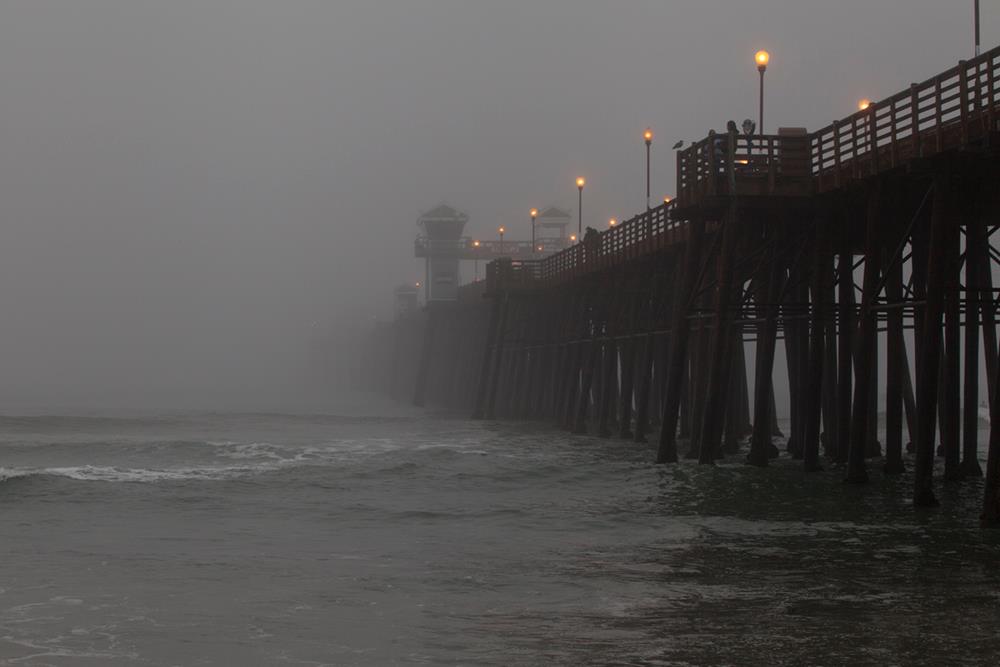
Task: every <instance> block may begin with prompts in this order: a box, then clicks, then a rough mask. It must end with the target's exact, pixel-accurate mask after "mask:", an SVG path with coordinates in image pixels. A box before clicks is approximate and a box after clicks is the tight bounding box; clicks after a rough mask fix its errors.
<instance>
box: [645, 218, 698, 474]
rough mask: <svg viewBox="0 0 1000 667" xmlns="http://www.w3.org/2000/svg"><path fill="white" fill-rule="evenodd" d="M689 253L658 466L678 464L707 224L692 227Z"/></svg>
mask: <svg viewBox="0 0 1000 667" xmlns="http://www.w3.org/2000/svg"><path fill="white" fill-rule="evenodd" d="M688 227H689V236H688V243H687V251H686V252H685V253H684V254H683V256H682V259H681V270H680V275H681V276H682V278H681V280H678V281H677V293H676V297H675V298H674V300H673V303H674V308H673V318H672V320H673V322H672V325H673V326H672V327H671V336H670V341H671V343H670V350H669V356H670V363H669V365H668V367H667V378H666V380H667V390H666V392H665V395H664V400H663V425H662V426H661V427H660V444H659V449H658V450H657V454H656V462H657V463H676V462H677V419H678V416H679V415H678V409H679V408H680V401H681V384H682V382H683V381H684V368H685V366H686V365H687V363H688V354H687V352H688V338H689V334H690V328H689V323H688V319H687V316H688V313H689V312H690V309H691V303H692V297H693V296H694V291H695V289H697V282H698V270H699V267H700V265H701V254H702V246H703V245H704V241H705V222H704V221H703V220H694V221H692V222H691V223H690V224H689V225H688Z"/></svg>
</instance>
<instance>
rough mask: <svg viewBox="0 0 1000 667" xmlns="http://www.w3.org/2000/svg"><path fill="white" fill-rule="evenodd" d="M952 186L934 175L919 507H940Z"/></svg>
mask: <svg viewBox="0 0 1000 667" xmlns="http://www.w3.org/2000/svg"><path fill="white" fill-rule="evenodd" d="M950 186H951V184H950V182H949V178H948V175H947V174H946V173H944V172H939V173H938V174H937V175H935V177H934V201H933V208H932V211H931V224H930V239H929V243H928V255H927V273H926V277H927V278H926V279H927V298H926V305H925V306H924V312H923V335H922V336H921V341H920V345H919V348H918V349H919V351H918V354H919V356H920V363H919V364H918V365H917V442H916V460H915V462H914V473H915V474H914V489H913V504H914V505H916V506H917V507H929V506H936V505H937V504H938V501H937V498H936V497H935V495H934V483H933V474H934V431H935V428H934V427H935V415H936V412H937V410H936V408H937V405H936V403H937V393H938V383H937V379H938V374H939V369H940V362H941V358H940V354H941V316H942V314H943V312H944V299H945V281H946V275H945V274H946V271H947V259H948V258H947V243H948V229H947V225H948V217H949V214H950V212H951V208H950V198H951V197H950V192H949V189H950Z"/></svg>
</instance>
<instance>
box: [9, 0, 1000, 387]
mask: <svg viewBox="0 0 1000 667" xmlns="http://www.w3.org/2000/svg"><path fill="white" fill-rule="evenodd" d="M966 5H969V7H966ZM983 14H984V21H983V41H984V45H986V46H991V45H993V44H994V43H996V41H997V39H998V37H1000V12H998V11H994V10H993V9H991V7H990V3H985V6H984V12H983ZM971 22H972V19H971V3H952V2H947V3H944V2H934V1H931V0H905V1H902V0H875V1H868V0H866V1H861V0H843V1H840V2H825V1H820V0H796V1H791V0H784V1H777V0H770V1H759V2H721V1H710V0H697V1H695V0H690V1H677V2H662V1H658V2H653V1H648V2H628V3H611V2H603V3H602V2H577V1H570V0H561V1H546V2H537V1H532V2H521V1H514V2H503V3H500V2H490V3H487V2H466V1H464V0H463V1H459V0H455V1H450V2H446V1H426V2H403V1H399V2H389V1H380V2H370V1H366V2H351V1H340V0H338V1H337V2H320V1H317V0H313V1H298V0H296V1H292V2H280V3H278V2H268V1H263V0H228V1H208V2H206V1H203V0H198V1H190V0H189V1H184V0H181V1H176V2H147V1H138V2H137V1H135V0H128V1H125V0H120V1H108V0H88V1H85V2H72V1H63V2H58V1H53V2H33V1H27V0H18V1H13V2H5V3H3V4H2V6H0V86H2V91H3V94H2V95H0V223H2V224H0V230H2V234H0V313H3V326H2V327H0V401H2V402H3V404H6V405H14V404H17V405H24V406H37V405H43V406H44V405H49V404H52V403H54V402H56V403H59V404H63V405H73V404H75V405H97V406H103V407H115V406H120V405H123V404H130V405H140V406H163V405H175V406H179V407H185V406H191V407H213V406H219V405H234V404H241V403H242V404H259V403H265V404H266V403H268V402H269V401H276V400H285V401H287V400H288V399H289V397H290V396H291V395H293V394H294V395H297V396H301V397H302V398H303V399H307V398H308V396H309V393H310V392H309V391H308V390H307V391H300V390H299V388H300V387H301V385H302V380H303V375H305V374H307V373H310V374H312V375H310V377H309V379H310V380H315V379H316V377H315V374H316V369H317V364H316V363H315V362H316V355H317V354H318V353H317V352H316V350H317V349H320V350H322V354H324V355H327V354H328V352H329V351H330V350H331V349H336V348H335V346H333V345H331V344H329V337H330V336H333V337H334V338H335V339H340V338H341V337H343V336H344V335H346V334H348V333H351V332H353V331H355V330H357V329H359V328H361V327H363V326H365V325H367V324H368V323H369V322H370V320H371V318H372V317H373V316H374V315H376V314H380V315H386V314H387V313H388V309H389V299H390V291H391V289H392V288H393V287H394V286H395V285H397V284H398V283H400V282H410V281H412V280H415V279H419V278H420V277H421V276H422V266H421V265H420V264H419V263H418V262H417V261H416V260H414V259H413V258H412V241H413V237H414V236H415V233H416V231H417V230H416V228H415V226H414V221H415V219H416V217H417V215H418V213H419V212H420V211H421V210H426V209H427V208H429V207H431V206H433V205H435V204H436V203H437V202H439V201H441V200H448V201H449V202H451V203H452V204H454V205H456V206H458V207H460V208H462V209H463V210H465V211H467V212H468V213H469V214H470V216H471V222H470V224H469V231H470V233H471V234H473V235H478V236H485V235H488V234H491V233H492V230H494V229H495V228H496V226H497V223H498V221H502V222H504V223H505V224H506V225H507V226H508V228H509V229H510V230H511V232H510V233H509V238H516V237H523V236H526V235H527V228H526V227H523V228H521V227H519V225H521V224H526V222H527V216H526V212H527V210H528V209H529V208H530V207H531V206H540V205H545V204H548V203H554V204H562V205H566V206H572V205H573V204H574V203H575V202H574V195H575V190H574V188H573V186H572V179H573V177H575V176H576V175H577V174H585V175H586V176H587V177H588V186H587V192H586V204H585V208H586V211H587V215H588V216H593V218H592V222H593V224H599V223H598V222H597V221H600V220H605V219H607V218H608V217H611V216H615V217H618V218H620V219H621V218H627V217H628V216H630V215H631V214H633V213H634V212H636V211H638V210H639V209H640V208H641V207H642V206H643V192H642V188H643V185H644V179H643V178H642V170H643V167H644V165H643V158H642V152H641V151H642V147H641V140H640V132H641V131H642V129H643V128H645V127H646V126H647V125H648V126H651V127H653V128H654V130H655V131H656V133H657V138H656V143H655V145H654V147H653V148H654V153H653V156H654V159H653V189H654V194H655V195H656V196H661V195H663V194H672V193H673V189H674V188H673V177H674V174H673V163H674V159H673V155H672V153H670V152H669V151H668V150H667V147H668V146H670V145H672V144H673V143H674V141H676V140H678V139H684V140H686V141H690V140H692V139H697V138H699V137H702V136H704V135H705V133H706V132H707V130H708V129H709V128H711V127H715V128H722V127H724V126H725V123H726V121H727V120H729V119H735V120H737V121H739V120H741V119H742V118H745V117H755V115H756V94H757V74H756V71H755V70H754V67H753V64H752V61H751V57H752V54H753V52H754V51H755V50H756V49H758V48H761V47H766V48H768V49H769V50H770V51H771V52H772V53H773V60H772V63H771V66H770V68H769V70H768V74H767V98H768V103H767V111H766V118H765V121H766V124H767V128H769V129H772V130H773V129H775V128H777V127H778V126H779V125H793V126H801V125H805V126H808V127H811V128H816V127H818V126H820V125H824V124H826V123H828V122H830V121H831V120H832V119H833V118H835V117H841V116H844V115H846V114H848V113H850V112H851V111H853V110H854V105H855V102H856V100H857V99H859V98H861V97H870V98H872V99H878V98H879V97H880V96H883V95H888V94H891V93H893V92H895V91H897V90H899V89H901V88H903V87H905V86H906V85H908V84H909V83H910V82H911V81H916V80H923V79H924V78H927V77H928V76H931V75H933V74H934V73H936V72H938V71H941V70H943V69H945V68H947V67H949V66H951V65H953V64H954V63H955V62H956V61H957V60H958V59H959V58H963V57H969V56H970V54H971V51H972V26H971ZM317 340H319V341H322V342H323V343H324V344H325V346H323V347H321V346H318V345H310V343H314V342H316V341H317ZM341 349H343V348H341ZM333 374H334V375H336V373H333ZM326 375H327V376H328V375H330V373H327V374H326ZM321 379H322V380H326V377H323V378H321ZM255 407H256V406H255Z"/></svg>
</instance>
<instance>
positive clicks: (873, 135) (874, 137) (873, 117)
mask: <svg viewBox="0 0 1000 667" xmlns="http://www.w3.org/2000/svg"><path fill="white" fill-rule="evenodd" d="M867 113H868V118H867V119H866V120H867V122H868V128H869V131H868V132H866V133H865V134H866V136H867V138H868V152H869V154H870V155H871V156H872V175H875V174H878V106H877V105H876V104H875V103H874V102H872V103H871V104H870V105H869V106H868V111H867Z"/></svg>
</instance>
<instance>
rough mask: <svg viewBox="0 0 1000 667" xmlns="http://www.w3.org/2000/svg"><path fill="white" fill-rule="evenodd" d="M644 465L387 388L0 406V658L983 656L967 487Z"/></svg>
mask: <svg viewBox="0 0 1000 667" xmlns="http://www.w3.org/2000/svg"><path fill="white" fill-rule="evenodd" d="M984 435H985V432H984ZM650 461H651V450H650V446H647V445H637V444H634V443H631V442H622V441H620V440H616V439H612V440H602V439H598V438H592V437H581V436H570V435H567V434H566V433H564V432H562V431H559V430H556V429H553V428H551V427H549V426H548V425H545V424H533V425H523V424H509V423H493V422H472V421H468V420H464V419H460V418H456V417H453V416H444V415H434V414H424V413H417V412H413V411H409V410H406V409H402V408H394V407H389V406H384V405H378V406H372V407H370V408H368V409H367V411H366V409H365V408H361V409H357V408H354V409H352V410H351V411H349V413H348V412H345V413H343V414H337V412H336V411H335V410H331V412H330V414H306V415H294V414H240V413H225V414H213V413H189V414H161V415H155V414H142V415H115V416H106V415H96V414H91V415H88V416H53V415H33V416H26V417H16V416H7V417H0V664H11V665H133V664H137V665H392V664H403V665H406V664H415V665H420V664H429V665H538V664H558V665H803V664H818V665H841V664H851V665H868V664H870V665H948V664H984V665H985V664H998V661H1000V634H998V633H1000V630H998V628H1000V535H998V534H997V533H994V532H983V531H981V530H980V529H979V527H978V524H977V519H978V515H979V505H980V502H981V498H982V483H981V481H971V482H964V483H958V484H951V485H945V484H943V483H940V484H939V486H938V492H939V497H940V499H941V501H942V506H941V508H940V509H937V510H934V511H930V512H915V511H914V510H913V509H912V508H911V507H910V504H909V495H910V488H911V482H912V480H911V478H910V477H909V476H905V477H903V478H901V479H891V478H883V477H882V476H881V474H880V473H879V472H878V465H877V464H874V463H873V464H872V469H873V481H872V483H871V484H869V485H867V486H863V487H856V486H849V485H845V484H843V483H842V482H841V481H840V480H841V476H842V474H841V472H840V471H838V470H829V471H827V472H825V473H820V474H816V475H808V476H807V475H804V474H803V473H802V472H801V471H800V468H799V465H798V463H797V462H793V461H790V460H787V459H782V460H779V461H777V462H775V464H774V465H772V466H771V467H769V468H767V469H765V470H758V469H755V468H750V467H747V466H745V465H742V464H741V463H740V462H739V461H738V460H736V459H733V460H732V461H728V462H723V463H722V464H720V465H718V466H715V467H704V466H699V465H698V464H697V463H695V462H690V461H685V462H682V463H681V464H680V465H677V466H670V467H663V466H655V465H652V464H651V463H650Z"/></svg>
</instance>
